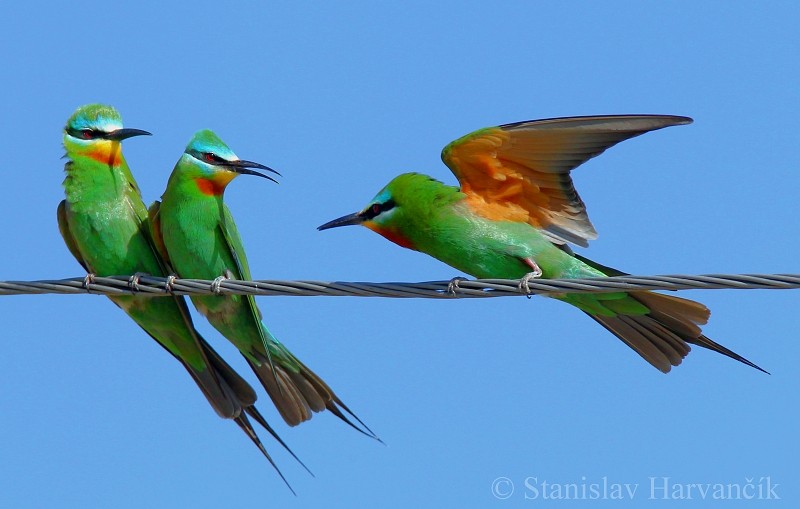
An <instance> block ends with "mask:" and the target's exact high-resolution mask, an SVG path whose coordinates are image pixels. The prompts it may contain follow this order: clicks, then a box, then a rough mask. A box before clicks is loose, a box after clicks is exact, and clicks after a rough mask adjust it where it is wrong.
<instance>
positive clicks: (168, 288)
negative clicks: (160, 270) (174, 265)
mask: <svg viewBox="0 0 800 509" xmlns="http://www.w3.org/2000/svg"><path fill="white" fill-rule="evenodd" d="M176 279H178V275H177V274H170V275H169V276H167V282H166V283H164V291H165V292H167V293H170V294H172V293H175V280H176Z"/></svg>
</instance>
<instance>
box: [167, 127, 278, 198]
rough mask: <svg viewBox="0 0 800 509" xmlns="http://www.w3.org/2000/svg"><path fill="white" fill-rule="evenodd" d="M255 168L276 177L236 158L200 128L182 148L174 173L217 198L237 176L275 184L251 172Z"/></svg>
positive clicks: (259, 166) (231, 151)
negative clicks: (180, 174) (252, 177)
mask: <svg viewBox="0 0 800 509" xmlns="http://www.w3.org/2000/svg"><path fill="white" fill-rule="evenodd" d="M251 168H259V169H262V170H266V171H269V172H272V173H275V174H276V175H280V173H278V172H277V171H275V170H273V169H272V168H270V167H268V166H264V165H263V164H260V163H255V162H253V161H245V160H243V159H239V158H238V157H237V156H236V154H234V153H233V150H231V149H230V148H229V147H228V146H227V145H226V144H225V143H224V142H223V141H222V140H221V139H220V138H219V136H217V135H216V134H214V132H213V131H211V130H209V129H203V130H202V131H198V132H197V133H195V135H194V137H193V138H192V141H190V142H189V144H188V145H187V146H186V150H185V151H184V153H183V156H181V160H180V161H179V163H178V166H177V167H176V170H180V171H182V172H183V173H184V174H185V176H186V177H188V178H190V179H193V180H195V181H196V182H197V187H198V189H199V190H200V191H201V192H202V193H204V194H208V195H217V196H219V195H221V194H222V193H223V192H224V191H225V187H226V186H227V185H228V184H229V183H230V182H231V181H232V180H233V179H234V178H236V177H238V176H239V175H256V176H259V177H263V178H265V179H269V180H271V181H273V182H276V183H277V180H275V179H274V178H272V177H270V176H269V175H265V174H264V173H261V172H258V171H255V170H253V169H251Z"/></svg>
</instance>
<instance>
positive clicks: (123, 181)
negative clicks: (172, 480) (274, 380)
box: [58, 104, 299, 488]
mask: <svg viewBox="0 0 800 509" xmlns="http://www.w3.org/2000/svg"><path fill="white" fill-rule="evenodd" d="M149 134H150V133H148V132H147V131H142V130H140V129H128V128H123V126H122V119H121V117H120V115H119V113H118V112H117V111H116V110H115V109H114V108H112V107H110V106H104V105H100V104H90V105H86V106H83V107H81V108H78V110H77V111H76V112H75V113H74V114H73V115H72V116H71V117H70V118H69V120H68V121H67V125H66V127H65V128H64V148H65V149H66V151H67V155H66V157H67V159H68V161H67V163H66V165H65V168H64V169H65V171H66V174H67V176H66V179H64V191H65V194H66V199H65V200H63V201H62V202H61V203H60V204H59V206H58V226H59V230H60V231H61V235H62V236H63V237H64V242H65V243H66V244H67V247H68V248H69V251H70V252H71V253H72V255H73V256H74V257H75V259H77V260H78V262H79V263H80V264H81V265H82V266H83V268H84V269H85V270H86V271H87V272H88V273H90V274H94V275H100V276H112V275H124V274H137V273H146V274H150V275H154V276H166V275H167V274H168V272H167V271H166V269H165V265H164V263H163V261H162V260H161V259H160V257H159V255H158V251H157V250H156V248H155V247H154V245H153V242H152V239H151V237H150V233H149V232H150V230H149V228H148V225H147V209H146V207H145V205H144V202H143V201H142V197H141V193H140V191H139V186H138V185H137V184H136V181H135V180H134V179H133V175H132V174H131V171H130V169H129V168H128V164H127V163H126V162H125V158H124V157H123V156H122V146H121V142H122V140H125V139H127V138H130V137H132V136H141V135H149ZM109 298H110V299H111V301H112V302H114V304H116V305H117V306H118V307H120V308H121V309H122V310H123V311H125V312H126V313H127V314H128V315H129V316H130V317H131V318H133V320H134V321H135V322H136V323H137V324H139V326H140V327H141V328H142V329H144V330H145V332H147V334H149V335H150V336H151V337H152V338H153V339H155V340H156V341H157V342H158V344H159V345H161V346H162V347H164V348H165V349H166V350H167V351H168V352H169V353H170V354H172V355H173V356H174V357H175V358H176V359H177V360H178V361H179V362H180V363H181V364H182V365H183V367H184V368H186V370H187V371H188V372H189V374H190V375H191V377H192V379H193V380H194V381H195V383H197V385H198V387H199V388H200V390H201V391H202V392H203V394H204V395H205V397H206V398H207V399H208V402H209V403H210V404H211V406H212V407H213V408H214V410H215V411H216V412H217V414H219V416H220V417H223V418H226V419H232V420H233V421H235V422H236V424H238V425H239V427H240V428H241V429H242V430H243V431H244V432H245V433H246V434H247V436H248V437H249V438H250V440H252V441H253V443H254V444H255V445H256V446H257V447H258V448H259V450H260V451H261V452H262V453H263V454H264V455H265V456H266V457H267V459H268V460H269V461H270V463H272V465H273V467H275V469H276V470H277V466H275V463H274V462H273V461H272V458H271V457H270V456H269V454H267V451H266V449H265V448H264V446H263V444H262V443H261V440H260V439H259V438H258V435H256V432H255V430H254V429H253V426H252V425H251V423H250V421H249V419H248V417H247V415H248V414H249V415H250V416H251V417H252V418H253V419H255V420H256V421H257V422H259V423H260V424H261V425H262V426H264V428H265V429H266V430H267V431H269V433H270V434H272V435H273V436H274V437H275V439H276V440H278V441H279V442H280V443H281V444H282V445H283V446H284V447H286V445H285V444H284V443H283V441H282V440H281V439H280V437H278V435H277V434H276V433H275V431H274V430H273V429H272V428H271V427H270V426H269V425H268V424H267V422H266V420H265V419H264V418H263V417H262V415H261V414H260V413H259V412H258V410H257V409H256V407H255V406H254V404H255V402H256V393H255V391H254V390H253V388H252V387H250V385H249V384H248V383H247V382H246V381H245V380H244V379H243V378H242V377H240V376H239V374H238V373H236V371H234V369H233V368H232V367H230V366H229V365H228V364H227V363H226V362H225V361H224V360H223V359H222V358H221V357H220V356H219V355H218V354H217V352H215V351H214V350H213V349H212V348H211V346H209V345H208V343H206V341H205V340H204V339H203V338H202V337H201V336H200V334H199V333H198V332H197V331H196V330H195V328H194V325H193V324H192V320H191V316H190V314H189V308H188V306H187V305H186V301H185V300H184V299H183V297H178V296H172V297H152V298H149V297H136V296H133V295H129V296H128V295H124V296H112V297H109ZM287 450H288V448H287ZM289 452H290V453H291V451H289ZM292 455H294V454H293V453H292ZM298 461H299V460H298ZM278 473H279V474H280V475H281V477H283V474H281V473H280V471H279V470H278ZM284 481H285V479H284ZM290 488H291V487H290Z"/></svg>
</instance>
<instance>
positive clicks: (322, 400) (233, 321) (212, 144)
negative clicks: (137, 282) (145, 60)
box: [150, 129, 377, 438]
mask: <svg viewBox="0 0 800 509" xmlns="http://www.w3.org/2000/svg"><path fill="white" fill-rule="evenodd" d="M252 168H258V169H261V170H266V171H270V172H273V173H276V174H277V172H275V171H274V170H272V169H271V168H268V167H267V166H264V165H262V164H259V163H255V162H252V161H245V160H242V159H239V158H238V157H237V156H236V154H234V153H233V151H232V150H231V149H230V148H228V146H227V145H226V144H225V143H223V141H222V140H221V139H219V137H218V136H217V135H216V134H214V133H213V132H212V131H210V130H207V129H206V130H202V131H199V132H197V133H196V134H195V135H194V137H193V138H192V140H191V141H190V142H189V145H188V146H187V147H186V150H185V152H184V153H183V155H182V156H181V158H180V159H179V160H178V163H177V164H176V165H175V168H174V170H173V171H172V175H171V176H170V178H169V182H168V183H167V189H166V191H164V194H163V196H162V197H161V199H162V201H161V202H160V203H159V202H155V203H154V204H153V205H152V206H151V207H150V225H151V228H152V231H153V237H154V238H155V239H156V244H157V245H158V246H159V249H161V252H162V255H163V256H164V258H165V259H166V260H167V262H168V263H169V265H170V266H171V267H172V268H173V269H174V270H175V272H176V273H177V274H178V275H179V276H180V277H182V278H189V279H216V278H218V277H222V276H224V277H227V278H232V279H239V280H242V279H245V280H249V279H250V277H251V276H250V268H249V266H248V263H247V258H246V256H245V252H244V247H243V245H242V240H241V238H240V237H239V232H238V230H237V229H236V224H235V223H234V221H233V217H232V216H231V213H230V211H229V210H228V207H227V206H226V205H225V204H224V203H223V193H224V192H225V188H226V186H227V185H228V184H229V183H230V182H231V181H232V180H233V179H234V178H236V177H237V176H239V175H257V176H260V177H264V178H267V179H270V180H274V179H272V178H271V177H269V176H268V175H265V174H264V173H261V172H258V171H256V170H254V169H252ZM192 301H193V302H194V304H195V306H196V307H197V309H198V310H199V311H200V313H201V314H203V315H204V316H205V317H206V318H208V320H209V322H211V325H213V326H214V327H215V328H216V329H217V330H218V331H220V332H221V333H222V335H224V336H225V337H226V338H228V339H229V340H230V341H231V342H232V343H233V344H234V345H236V347H237V348H238V349H239V351H240V352H241V353H242V355H244V357H245V358H246V359H247V362H248V363H249V364H250V366H251V367H252V368H253V371H254V372H255V373H256V375H257V376H258V378H259V380H261V383H262V384H263V385H264V388H265V389H266V390H267V393H268V394H269V395H270V397H271V398H272V401H273V402H274V403H275V406H276V407H277V409H278V411H279V412H280V414H281V416H282V417H283V419H284V420H285V421H286V422H287V424H289V425H290V426H296V425H298V424H300V423H302V422H304V421H307V420H309V419H310V418H311V416H312V415H313V414H312V412H320V411H322V410H325V409H326V408H327V409H328V410H330V411H331V412H332V413H333V414H335V415H336V416H337V417H339V418H341V419H342V420H343V421H345V422H346V423H347V424H349V425H351V426H353V427H354V428H355V429H357V430H359V431H361V432H362V433H365V434H367V435H369V436H372V437H374V438H377V437H375V435H374V434H373V433H372V431H370V430H369V428H367V427H366V426H365V425H364V424H363V422H361V421H360V420H359V419H358V417H356V416H355V415H354V414H353V413H352V412H351V411H350V409H348V408H347V406H346V405H345V404H344V403H342V401H341V400H340V399H339V397H338V396H337V395H336V394H335V393H334V392H333V391H332V390H331V388H330V387H328V385H327V384H326V383H325V382H324V381H322V379H321V378H320V377H319V376H317V375H316V374H315V373H314V372H313V371H311V370H310V369H309V368H308V367H306V366H305V364H303V363H302V362H300V361H299V360H298V359H297V358H296V357H295V356H294V355H292V353H291V352H289V350H288V349H287V348H286V347H285V346H283V344H281V343H280V342H279V341H278V340H277V339H275V337H274V336H273V335H272V334H271V333H270V332H269V330H268V329H267V327H266V326H265V325H264V324H263V323H262V321H261V312H260V311H259V310H258V308H257V307H256V302H255V298H254V297H253V296H252V295H244V296H243V295H230V296H215V295H211V296H196V297H192ZM342 410H344V411H345V412H347V413H348V414H350V416H352V417H353V418H355V419H356V420H357V421H358V422H359V423H360V424H361V425H362V426H363V427H364V429H363V430H362V429H360V428H359V427H357V426H356V425H355V424H353V423H352V422H351V421H350V420H349V419H348V418H347V416H345V414H344V413H343V412H342Z"/></svg>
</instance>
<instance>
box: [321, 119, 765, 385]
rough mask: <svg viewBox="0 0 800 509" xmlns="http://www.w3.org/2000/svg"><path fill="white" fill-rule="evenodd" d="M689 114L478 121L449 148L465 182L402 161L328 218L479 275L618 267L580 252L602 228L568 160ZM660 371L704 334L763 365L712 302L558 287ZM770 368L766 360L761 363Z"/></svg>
mask: <svg viewBox="0 0 800 509" xmlns="http://www.w3.org/2000/svg"><path fill="white" fill-rule="evenodd" d="M690 122H691V119H689V118H686V117H675V116H664V115H621V116H598V117H573V118H555V119H548V120H535V121H528V122H519V123H515V124H508V125H503V126H499V127H490V128H486V129H481V130H479V131H475V132H473V133H471V134H468V135H467V136H464V137H463V138H460V139H458V140H456V141H454V142H452V143H450V144H449V145H448V146H447V147H445V148H444V150H443V151H442V160H443V161H444V163H445V164H446V165H447V166H448V167H449V168H450V170H451V171H452V172H453V173H454V174H455V176H456V177H457V178H458V180H459V182H460V183H461V188H460V189H459V188H456V187H452V186H447V185H445V184H442V183H441V182H438V181H436V180H434V179H432V178H431V177H428V176H426V175H421V174H418V173H406V174H403V175H400V176H398V177H396V178H395V179H394V180H392V181H391V182H390V183H389V184H388V185H387V186H386V187H384V188H383V190H381V191H380V192H379V193H378V194H377V195H376V196H375V198H373V199H372V201H370V202H369V204H368V205H367V206H366V207H365V208H364V209H363V210H361V211H360V212H357V213H355V214H350V215H347V216H344V217H341V218H339V219H335V220H333V221H330V222H328V223H326V224H324V225H322V226H320V227H319V229H320V230H325V229H328V228H334V227H338V226H346V225H355V224H360V225H363V226H366V227H367V228H369V229H370V230H373V231H375V232H377V233H379V234H380V235H382V236H384V237H386V238H387V239H389V240H391V241H392V242H394V243H396V244H398V245H400V246H403V247H406V248H409V249H414V250H416V251H421V252H423V253H426V254H428V255H430V256H433V257H434V258H437V259H439V260H441V261H443V262H445V263H447V264H448V265H451V266H453V267H455V268H457V269H459V270H462V271H464V272H466V273H468V274H471V275H472V276H474V277H477V278H508V279H518V278H519V279H522V280H523V281H525V278H528V279H529V278H531V277H544V278H583V277H603V276H612V275H621V274H622V273H621V272H619V271H617V270H615V269H611V268H609V267H605V266H603V265H600V264H598V263H596V262H593V261H591V260H589V259H587V258H584V257H582V256H580V255H577V254H574V253H573V252H572V250H571V249H570V248H569V246H568V245H567V243H568V242H571V243H574V244H578V245H580V246H586V245H588V244H587V241H589V240H592V239H594V238H596V237H597V233H596V231H595V229H594V227H593V226H592V224H591V222H590V221H589V217H588V215H587V213H586V207H585V206H584V203H583V201H582V200H581V198H580V197H579V196H578V193H577V191H576V190H575V187H574V186H573V183H572V179H571V178H570V171H571V170H572V169H574V168H575V167H577V166H579V165H580V164H582V163H583V162H585V161H587V160H588V159H590V158H592V157H595V156H597V155H599V154H601V153H602V152H603V151H604V150H606V149H607V148H609V147H611V146H613V145H615V144H617V143H619V142H621V141H623V140H627V139H629V138H633V137H634V136H638V135H640V134H644V133H646V132H648V131H653V130H656V129H661V128H664V127H669V126H673V125H681V124H688V123H690ZM553 297H554V298H556V299H559V300H562V301H564V302H567V303H569V304H572V305H574V306H576V307H578V308H579V309H581V310H582V311H584V312H585V313H586V314H588V315H589V316H590V317H592V318H593V319H594V320H595V321H597V322H598V323H600V325H602V326H603V327H605V328H606V329H608V330H609V331H611V332H612V333H613V334H614V335H616V336H617V337H618V338H619V339H621V340H622V341H623V342H625V344H627V345H628V346H629V347H631V348H632V349H633V350H635V351H636V353H638V354H639V355H641V356H642V357H643V358H644V359H645V360H646V361H647V362H649V363H650V364H652V365H653V366H654V367H656V368H657V369H659V370H661V371H662V372H664V373H666V372H668V371H669V370H670V369H671V367H672V366H677V365H679V364H680V363H681V360H682V359H683V358H684V357H685V356H686V355H687V354H688V353H689V350H690V347H689V344H690V343H691V344H694V345H699V346H702V347H704V348H708V349H710V350H714V351H716V352H719V353H721V354H724V355H727V356H728V357H731V358H733V359H736V360H738V361H741V362H743V363H745V364H747V365H749V366H752V367H754V368H756V369H759V370H761V368H759V367H758V366H756V365H755V364H753V363H752V362H750V361H748V360H747V359H745V358H743V357H741V356H740V355H738V354H736V353H734V352H732V351H730V350H728V349H727V348H725V347H723V346H722V345H719V344H717V343H715V342H714V341H712V340H711V339H709V338H707V337H706V336H704V335H703V333H702V331H701V330H700V327H699V326H700V325H703V324H705V323H706V321H707V320H708V317H709V314H710V312H709V310H708V308H706V307H705V306H704V305H702V304H700V303H698V302H694V301H691V300H687V299H682V298H678V297H671V296H667V295H662V294H659V293H653V292H647V291H637V292H613V293H592V294H576V293H570V294H562V295H553ZM761 371H763V370H761Z"/></svg>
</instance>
